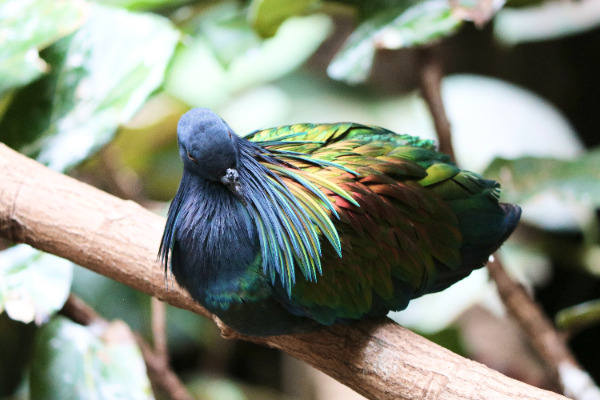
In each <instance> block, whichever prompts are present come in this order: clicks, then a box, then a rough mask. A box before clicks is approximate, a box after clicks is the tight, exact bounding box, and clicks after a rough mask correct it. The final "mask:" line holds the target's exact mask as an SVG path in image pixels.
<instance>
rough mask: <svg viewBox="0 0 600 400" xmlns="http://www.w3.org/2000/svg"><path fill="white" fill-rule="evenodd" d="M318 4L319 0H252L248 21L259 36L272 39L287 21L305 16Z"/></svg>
mask: <svg viewBox="0 0 600 400" xmlns="http://www.w3.org/2000/svg"><path fill="white" fill-rule="evenodd" d="M317 3H319V0H252V1H251V2H250V6H249V8H248V19H249V20H250V24H251V25H252V28H253V29H254V30H255V31H256V32H258V34H259V35H261V36H262V37H272V36H274V35H275V33H277V29H279V27H280V26H281V24H282V23H283V22H284V21H285V20H286V19H288V18H290V17H293V16H297V15H301V14H303V13H304V12H306V11H308V10H310V9H311V8H312V7H313V6H315V5H316V4H317Z"/></svg>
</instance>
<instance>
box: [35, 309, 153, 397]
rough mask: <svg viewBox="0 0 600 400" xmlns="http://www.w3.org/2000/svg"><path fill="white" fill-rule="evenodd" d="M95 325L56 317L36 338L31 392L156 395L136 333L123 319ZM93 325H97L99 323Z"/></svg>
mask: <svg viewBox="0 0 600 400" xmlns="http://www.w3.org/2000/svg"><path fill="white" fill-rule="evenodd" d="M101 328H104V329H103V333H102V336H101V337H97V336H96V335H95V334H94V328H92V327H84V326H81V325H78V324H76V323H74V322H72V321H70V320H68V319H66V318H63V317H56V318H54V319H53V320H52V321H51V322H50V323H49V324H47V325H45V326H44V327H42V329H41V330H40V331H39V332H38V337H37V339H36V344H35V349H34V354H33V359H32V367H31V376H30V381H29V385H30V391H31V398H33V399H39V400H45V399H48V400H54V399H82V400H85V399H90V400H91V399H104V400H110V399H140V400H142V399H152V398H153V396H152V391H151V389H150V383H149V381H148V377H147V376H146V367H145V365H144V360H143V359H142V357H141V354H140V351H139V349H138V347H137V346H136V343H135V339H134V338H133V334H132V333H131V331H130V330H129V328H128V327H127V325H125V323H123V322H121V321H116V322H113V323H111V324H110V325H108V326H107V327H101ZM95 329H98V327H96V328H95Z"/></svg>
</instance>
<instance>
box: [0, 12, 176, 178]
mask: <svg viewBox="0 0 600 400" xmlns="http://www.w3.org/2000/svg"><path fill="white" fill-rule="evenodd" d="M178 37H179V33H178V31H177V30H175V29H174V28H173V27H172V26H171V24H170V23H169V21H168V20H166V19H165V18H162V17H159V16H156V15H151V14H134V13H130V12H127V11H124V10H119V9H112V8H108V7H104V6H100V5H92V6H91V9H90V18H89V20H88V21H87V22H86V24H85V25H84V26H83V27H82V28H81V29H80V30H79V31H78V32H76V33H75V34H74V35H72V36H70V37H68V38H65V39H63V40H61V41H60V42H58V43H57V44H55V45H54V46H51V47H50V48H49V49H48V50H47V51H46V52H44V56H46V57H47V60H48V62H49V63H50V65H51V66H52V72H51V74H50V75H49V76H48V77H47V78H44V79H42V80H40V81H37V82H34V83H33V84H32V85H30V86H28V87H26V88H25V89H24V90H22V91H21V92H20V93H19V94H18V95H17V96H16V97H15V99H14V100H13V102H12V104H11V107H10V108H9V109H8V110H7V112H6V114H5V116H4V118H3V120H2V121H1V122H0V132H2V135H3V140H5V141H6V142H7V144H9V145H11V146H12V147H15V148H17V149H18V150H20V151H21V152H23V153H25V154H27V155H29V156H33V157H36V158H37V160H38V161H40V162H42V163H45V164H47V165H48V166H50V167H51V168H53V169H55V170H61V171H62V170H65V169H67V168H69V167H71V166H73V165H75V164H77V163H78V162H80V161H82V160H83V159H85V158H86V157H87V156H88V155H89V154H90V153H91V152H93V151H95V150H97V149H98V148H99V147H100V146H102V145H104V144H105V143H107V142H108V141H109V140H110V139H111V138H112V137H113V135H114V133H115V132H116V129H117V127H118V126H119V124H122V123H124V122H126V121H128V120H129V119H131V117H132V116H133V115H134V113H135V112H136V111H137V110H138V108H139V107H140V106H141V105H142V104H143V103H144V102H145V101H146V98H147V97H148V96H149V95H150V94H151V93H152V92H153V91H154V90H155V89H156V88H157V87H158V86H159V85H160V84H161V82H162V80H163V77H164V71H165V68H166V66H167V63H168V62H169V60H170V58H171V54H172V52H173V50H174V47H175V44H176V43H177V40H178ZM24 137H25V138H26V139H28V140H30V141H31V140H33V139H35V140H33V141H31V142H30V143H27V142H24V141H23V138H24Z"/></svg>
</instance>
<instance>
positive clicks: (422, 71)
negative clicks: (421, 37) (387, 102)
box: [418, 45, 456, 160]
mask: <svg viewBox="0 0 600 400" xmlns="http://www.w3.org/2000/svg"><path fill="white" fill-rule="evenodd" d="M418 51H419V53H418V56H419V64H420V68H419V79H420V86H421V95H422V96H423V99H425V102H426V103H427V107H429V112H430V113H431V118H432V119H433V124H434V126H435V131H436V132H437V137H438V143H439V150H440V151H441V152H442V153H446V154H448V155H449V156H450V157H451V158H452V160H456V157H455V156H454V148H453V147H452V134H451V131H450V122H449V121H448V117H447V116H446V111H445V110H444V103H443V102H442V92H441V83H442V77H443V69H442V64H441V63H440V60H439V58H438V56H437V54H438V47H437V46H436V45H434V46H427V47H422V48H420V49H419V50H418Z"/></svg>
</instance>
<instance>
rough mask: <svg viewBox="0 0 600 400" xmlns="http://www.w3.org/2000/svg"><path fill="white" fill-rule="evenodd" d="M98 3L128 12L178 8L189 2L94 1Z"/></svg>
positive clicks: (172, 0) (160, 0)
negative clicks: (125, 9) (124, 9)
mask: <svg viewBox="0 0 600 400" xmlns="http://www.w3.org/2000/svg"><path fill="white" fill-rule="evenodd" d="M96 2H98V3H102V4H106V5H110V6H114V7H121V8H127V9H129V10H152V9H157V8H167V7H178V6H180V5H183V4H185V3H189V2H190V1H189V0H96Z"/></svg>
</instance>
